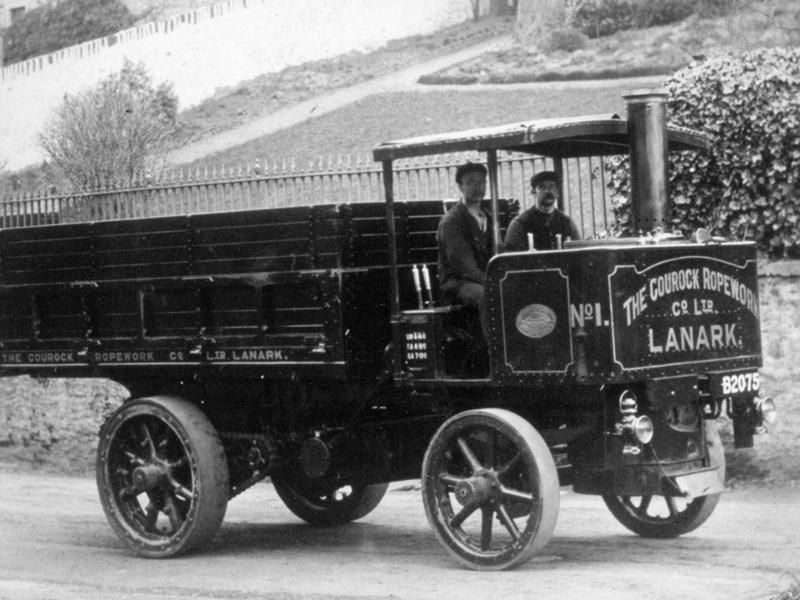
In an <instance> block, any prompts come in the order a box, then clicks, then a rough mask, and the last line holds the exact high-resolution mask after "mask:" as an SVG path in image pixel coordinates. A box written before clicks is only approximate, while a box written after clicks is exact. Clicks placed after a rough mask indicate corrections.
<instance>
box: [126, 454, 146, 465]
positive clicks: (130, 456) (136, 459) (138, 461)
mask: <svg viewBox="0 0 800 600" xmlns="http://www.w3.org/2000/svg"><path fill="white" fill-rule="evenodd" d="M125 457H126V458H127V459H128V460H129V461H130V462H131V463H133V464H134V465H136V466H137V467H139V466H142V465H143V464H144V459H142V458H139V457H138V456H136V455H135V454H134V453H133V452H131V451H130V450H126V451H125Z"/></svg>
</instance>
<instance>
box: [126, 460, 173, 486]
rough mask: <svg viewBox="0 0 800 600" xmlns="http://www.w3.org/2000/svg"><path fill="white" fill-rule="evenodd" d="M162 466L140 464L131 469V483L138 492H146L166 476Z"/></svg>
mask: <svg viewBox="0 0 800 600" xmlns="http://www.w3.org/2000/svg"><path fill="white" fill-rule="evenodd" d="M166 475H167V472H166V469H164V467H162V466H161V465H156V464H152V463H151V464H148V465H142V466H140V467H136V468H135V469H134V470H133V484H134V485H135V486H136V489H137V490H139V491H140V492H146V491H148V490H152V489H153V488H155V487H157V486H158V485H159V484H161V482H163V481H164V480H165V478H166Z"/></svg>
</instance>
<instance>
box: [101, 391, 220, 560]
mask: <svg viewBox="0 0 800 600" xmlns="http://www.w3.org/2000/svg"><path fill="white" fill-rule="evenodd" d="M96 471H97V488H98V491H99V493H100V501H101V503H102V505H103V510H104V511H105V513H106V517H107V518H108V521H109V523H110V524H111V527H112V528H113V529H114V531H115V532H116V533H117V535H118V536H119V537H120V539H121V540H122V541H123V542H124V543H125V544H126V545H127V546H128V547H129V548H130V549H131V550H133V551H134V552H135V553H136V554H139V555H141V556H145V557H148V558H161V557H167V556H174V555H178V554H182V553H185V552H187V551H189V550H191V549H193V548H196V547H198V546H200V545H201V544H203V543H204V542H206V541H208V540H209V539H210V538H212V537H213V536H214V534H215V533H216V531H217V530H218V529H219V526H220V524H221V523H222V520H223V518H224V516H225V509H226V507H227V503H228V466H227V463H226V461H225V451H224V449H223V447H222V443H221V442H220V439H219V436H218V435H217V432H216V430H215V429H214V426H213V425H212V424H211V422H210V421H209V420H208V418H207V417H206V416H205V414H203V412H202V411H201V410H200V409H199V408H197V407H196V406H195V405H194V404H192V403H190V402H187V401H186V400H182V399H180V398H172V397H153V398H141V399H138V400H133V401H131V402H128V403H126V404H123V405H122V406H121V407H120V408H119V409H117V411H116V412H114V413H113V414H112V415H111V416H110V417H109V419H108V420H107V421H106V422H105V423H104V424H103V427H102V428H101V430H100V441H99V444H98V448H97V463H96Z"/></svg>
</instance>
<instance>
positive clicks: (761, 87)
mask: <svg viewBox="0 0 800 600" xmlns="http://www.w3.org/2000/svg"><path fill="white" fill-rule="evenodd" d="M667 90H668V92H669V100H668V108H667V110H668V117H669V119H670V122H672V123H674V124H677V125H682V126H686V127H691V128H694V129H700V130H704V131H706V132H707V133H708V134H709V135H710V136H711V140H712V142H711V149H710V151H708V152H698V153H690V152H686V153H681V154H676V155H673V156H672V157H671V159H670V181H669V186H670V196H671V199H672V205H673V208H672V215H671V226H672V228H673V229H675V230H678V231H680V232H682V233H684V234H686V233H689V232H691V231H693V230H694V229H695V228H697V227H700V226H702V227H706V228H708V229H710V230H711V231H712V233H714V234H717V235H722V236H725V237H728V238H733V239H753V240H755V241H756V242H757V243H758V246H759V248H760V249H761V250H763V251H765V252H767V253H769V255H770V256H772V257H797V256H800V135H798V132H800V48H769V49H766V48H765V49H759V50H755V51H752V52H747V53H743V54H728V55H721V56H719V57H716V58H713V59H711V60H707V61H706V62H703V63H701V64H696V65H691V66H689V67H687V68H685V69H682V70H681V71H678V72H677V73H675V74H674V75H673V76H672V78H671V79H670V80H669V81H668V82H667ZM624 163H627V161H626V160H625V159H621V160H616V161H610V162H609V163H608V164H607V169H608V170H609V179H608V186H609V189H610V191H611V196H612V203H613V206H614V211H615V213H616V216H617V219H618V226H619V229H620V230H621V231H624V232H626V233H636V232H632V231H630V228H629V209H630V204H629V182H628V176H627V173H626V171H627V170H626V169H624V168H622V167H624V166H625V164H624Z"/></svg>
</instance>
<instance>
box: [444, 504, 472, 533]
mask: <svg viewBox="0 0 800 600" xmlns="http://www.w3.org/2000/svg"><path fill="white" fill-rule="evenodd" d="M476 510H478V505H477V504H470V505H468V506H465V507H464V508H462V509H461V510H460V511H458V514H457V515H456V516H455V517H453V518H452V519H450V527H454V528H455V527H461V524H462V523H463V522H464V521H466V520H467V517H469V516H470V515H471V514H472V513H474V512H475V511H476Z"/></svg>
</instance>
